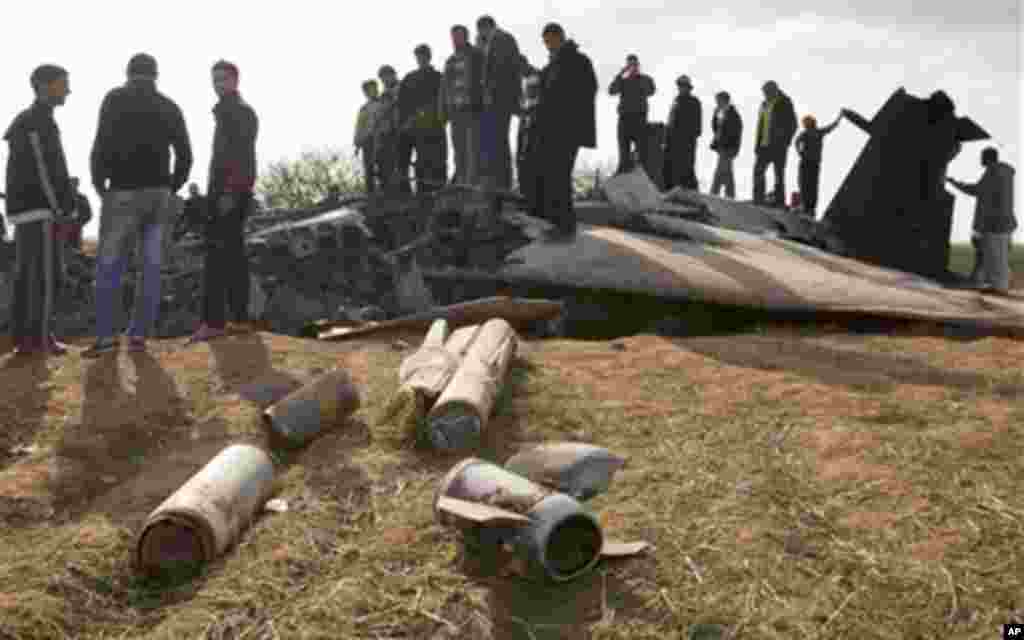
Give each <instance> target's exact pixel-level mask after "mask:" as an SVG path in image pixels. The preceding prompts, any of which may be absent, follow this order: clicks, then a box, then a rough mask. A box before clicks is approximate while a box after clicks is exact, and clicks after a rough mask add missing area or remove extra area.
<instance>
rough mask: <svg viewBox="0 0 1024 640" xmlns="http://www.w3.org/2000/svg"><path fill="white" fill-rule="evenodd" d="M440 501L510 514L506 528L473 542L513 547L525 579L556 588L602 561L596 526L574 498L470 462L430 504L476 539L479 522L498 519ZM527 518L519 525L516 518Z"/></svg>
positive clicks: (445, 483)
mask: <svg viewBox="0 0 1024 640" xmlns="http://www.w3.org/2000/svg"><path fill="white" fill-rule="evenodd" d="M442 498H455V499H456V500H458V501H464V502H469V503H477V504H481V505H485V506H487V507H495V508H497V509H501V510H507V511H509V512H511V516H506V517H507V518H508V519H509V520H510V521H511V522H512V524H511V525H510V526H495V527H489V529H488V531H489V532H490V533H489V534H488V535H483V536H480V535H477V536H475V537H476V539H478V540H487V541H489V542H491V543H493V544H495V545H499V546H500V545H502V544H509V545H511V546H512V547H513V548H514V549H515V552H516V555H518V556H519V557H520V558H521V559H523V560H524V561H525V565H526V566H525V570H526V573H527V574H528V575H534V576H544V577H546V578H548V579H550V580H552V581H555V582H564V581H567V580H572V579H573V578H576V577H578V576H580V575H583V574H584V573H586V572H587V571H590V570H591V569H593V567H594V566H595V565H596V564H597V563H598V562H599V561H600V559H601V550H602V548H604V535H603V533H602V532H601V527H600V525H599V524H598V522H597V520H596V519H595V518H594V517H593V516H592V515H590V514H589V513H587V512H586V511H585V510H584V508H583V506H582V505H581V504H580V503H579V502H577V501H576V500H574V499H573V498H572V497H570V496H567V495H565V494H562V493H557V492H553V491H551V490H549V489H546V488H544V487H542V486H540V485H538V484H536V483H533V482H531V481H530V480H528V479H526V478H524V477H522V476H519V475H517V474H515V473H512V472H510V471H508V470H506V469H502V468H501V467H499V466H497V465H495V464H492V463H490V462H485V461H483V460H478V459H475V458H469V459H467V460H464V461H462V462H460V463H459V464H457V465H456V466H455V467H454V468H453V469H452V470H451V471H449V472H448V474H447V475H445V477H444V478H443V479H442V481H441V485H440V486H439V488H438V491H437V494H436V495H435V499H434V511H435V514H436V516H437V518H438V521H439V522H441V523H442V524H445V525H448V526H461V527H466V528H468V529H469V533H470V535H471V536H473V534H474V533H480V532H479V531H478V530H475V529H474V527H476V528H477V529H478V528H479V525H480V523H481V522H487V521H497V520H498V519H499V518H500V517H501V515H500V514H498V513H494V512H491V511H488V512H487V513H486V514H478V513H477V512H476V511H475V510H473V509H470V508H465V509H464V508H463V507H462V506H461V505H459V504H458V503H447V504H446V503H443V502H442ZM516 514H518V515H522V516H525V517H527V518H529V523H522V522H521V521H517V520H516V519H515V518H514V515H516Z"/></svg>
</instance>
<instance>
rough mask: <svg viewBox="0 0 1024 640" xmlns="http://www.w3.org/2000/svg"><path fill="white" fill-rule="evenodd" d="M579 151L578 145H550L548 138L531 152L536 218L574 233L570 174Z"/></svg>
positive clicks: (550, 140) (557, 143) (559, 142)
mask: <svg viewBox="0 0 1024 640" xmlns="http://www.w3.org/2000/svg"><path fill="white" fill-rule="evenodd" d="M579 150H580V148H579V145H576V144H572V143H566V142H562V141H552V139H551V138H550V137H548V138H547V139H546V140H545V142H544V143H542V144H537V145H534V147H533V148H532V149H531V154H530V156H531V158H532V159H533V162H532V165H533V167H532V170H533V171H534V180H533V185H534V186H533V199H534V202H535V203H536V204H535V205H534V208H535V210H536V215H537V217H539V218H543V219H545V220H547V221H548V222H550V223H551V224H553V225H555V226H556V227H558V228H559V229H561V230H562V231H573V230H575V229H576V211H575V209H573V204H572V195H573V188H572V171H573V168H574V167H575V166H576V155H577V154H578V153H579Z"/></svg>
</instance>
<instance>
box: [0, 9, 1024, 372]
mask: <svg viewBox="0 0 1024 640" xmlns="http://www.w3.org/2000/svg"><path fill="white" fill-rule="evenodd" d="M476 28H477V36H476V39H475V43H471V42H472V40H473V39H472V38H471V37H470V36H471V34H470V31H469V29H468V27H466V26H465V25H461V24H458V25H455V26H453V27H452V28H451V42H452V53H451V54H450V55H449V56H448V58H447V59H446V60H445V63H444V66H443V70H438V69H436V68H435V67H434V66H433V65H432V62H431V60H432V52H431V50H430V47H429V46H427V45H425V44H421V45H419V46H417V47H415V49H413V55H414V57H415V59H416V69H415V70H413V71H411V72H409V73H408V74H406V75H405V76H404V77H403V78H402V79H401V80H399V77H398V73H397V72H396V70H395V69H394V67H392V66H390V65H383V66H381V67H380V69H379V71H378V74H377V75H378V77H377V79H374V80H367V81H366V82H364V83H363V85H362V89H363V92H364V95H365V96H366V103H365V104H364V105H363V106H362V108H361V109H360V110H359V115H358V118H357V123H356V130H355V135H354V138H353V143H354V145H355V147H356V150H357V153H361V154H362V161H363V167H364V170H365V177H366V190H367V192H369V193H374V192H376V191H378V190H382V189H387V190H392V189H393V190H397V191H398V192H404V193H410V192H411V191H412V186H411V184H410V182H409V173H410V169H413V170H414V173H415V178H416V190H417V192H421V193H422V192H430V191H434V190H437V189H439V188H441V187H443V186H445V185H446V184H449V183H451V182H454V183H456V184H461V185H468V186H470V187H476V188H480V189H482V190H484V191H485V192H487V193H490V194H492V195H493V200H492V202H493V204H494V207H495V210H497V209H498V208H500V206H501V199H502V197H503V195H505V196H507V195H508V194H509V193H510V191H511V189H512V186H513V167H515V170H516V171H515V173H516V174H517V175H518V183H519V189H520V192H521V193H522V195H523V196H525V198H526V200H527V202H528V208H529V213H531V214H532V215H534V216H537V217H540V218H544V219H547V220H548V221H549V222H550V223H551V224H552V229H551V231H549V232H548V233H547V237H548V239H549V240H554V241H558V240H562V239H566V238H571V237H572V236H573V235H574V234H575V232H576V215H575V212H574V210H573V187H572V175H573V169H574V166H575V162H576V157H577V154H578V153H579V150H580V149H581V148H595V147H596V146H597V127H596V99H597V94H598V90H599V88H598V80H597V76H596V74H595V71H594V66H593V63H592V62H591V60H590V58H589V57H588V56H587V55H586V54H584V53H583V52H581V51H580V48H579V46H578V44H577V43H576V42H575V41H574V40H572V39H570V38H568V36H567V34H566V32H565V30H564V29H563V27H562V26H561V25H559V24H557V23H548V24H547V25H545V26H544V28H543V30H542V31H541V38H542V40H543V43H544V46H545V47H546V49H547V50H548V52H549V58H548V60H547V63H546V64H545V65H544V66H543V67H540V68H539V67H537V66H535V65H533V64H531V63H530V62H529V60H528V59H527V58H526V56H524V55H522V54H521V53H520V51H519V47H518V44H517V42H516V39H515V37H514V36H513V35H512V34H510V33H508V32H507V31H505V30H503V29H501V28H499V27H498V25H497V23H496V22H495V20H494V18H493V17H491V16H487V15H485V16H482V17H480V18H479V19H478V20H477V22H476ZM210 74H211V75H210V81H211V84H212V86H213V89H214V92H215V94H216V96H217V98H218V99H217V102H216V104H215V105H214V107H213V111H212V115H213V118H214V121H215V131H214V135H213V141H212V148H213V153H212V157H211V160H210V166H209V172H208V182H207V189H206V194H205V195H201V194H200V193H199V189H198V187H196V185H194V184H193V185H190V186H189V192H190V197H189V199H188V201H187V202H185V201H183V200H182V199H181V198H180V197H179V196H178V195H177V194H178V192H179V191H180V190H181V189H182V188H183V187H184V186H185V185H186V184H187V183H188V178H189V174H190V173H191V170H192V163H193V159H192V147H191V142H190V139H189V134H188V130H187V127H186V124H185V119H184V117H183V115H182V111H181V109H180V108H179V107H178V105H177V104H176V103H175V102H174V101H173V100H172V99H171V98H169V97H167V96H166V95H164V94H163V93H161V92H160V91H159V90H158V89H157V78H158V70H157V61H156V60H155V59H154V58H153V57H152V56H150V55H148V54H145V53H140V54H137V55H135V56H133V57H132V58H131V60H130V61H129V62H128V65H127V68H126V81H125V83H124V84H123V85H121V86H118V87H115V88H114V89H112V90H111V91H109V92H108V93H107V95H106V97H105V98H104V100H103V102H102V105H101V107H100V112H99V125H98V128H97V131H96V136H95V140H94V142H93V146H92V151H91V155H90V164H91V174H92V176H91V177H92V185H93V187H94V189H95V190H96V193H97V194H98V195H99V196H100V199H101V202H102V207H101V210H100V233H99V246H98V254H97V262H96V341H95V343H94V344H93V345H92V346H91V347H90V348H89V349H87V350H85V351H84V352H83V355H84V356H86V357H97V356H100V355H102V354H105V353H110V352H113V351H116V350H117V349H119V348H120V346H121V341H120V339H119V337H118V336H116V335H115V326H116V324H117V323H116V314H117V312H118V311H119V310H120V308H121V303H120V298H121V295H122V294H121V280H122V276H123V274H124V271H125V268H126V266H127V260H128V258H129V256H130V255H131V252H132V251H133V250H137V251H138V252H139V254H140V258H141V265H142V268H141V278H140V280H139V282H137V284H136V287H135V302H134V311H133V315H132V318H131V322H130V324H129V326H128V329H127V332H126V334H127V340H128V347H129V349H131V350H136V351H142V350H145V349H146V338H147V336H148V335H149V334H150V332H151V331H152V328H153V326H154V325H155V323H156V320H157V316H158V314H159V312H160V303H161V277H160V275H161V264H162V251H163V247H164V246H165V241H164V237H165V233H167V234H168V235H169V236H170V237H171V238H177V237H180V235H181V234H182V233H184V232H186V231H188V230H194V231H200V232H201V233H202V235H203V236H204V238H205V247H206V256H205V258H206V261H205V268H204V277H203V299H202V313H201V322H200V324H199V326H198V327H197V328H196V331H195V333H194V334H193V335H192V337H191V338H190V341H189V342H190V344H191V343H195V342H202V341H206V340H210V339H213V338H216V337H218V336H221V335H223V334H224V333H226V332H227V331H228V330H229V329H230V328H231V325H234V326H235V327H236V328H240V329H248V328H251V326H250V325H249V322H248V320H249V319H248V306H249V291H250V280H249V272H248V261H247V258H246V252H245V244H244V226H245V220H246V216H247V214H248V212H249V211H250V210H251V208H252V203H253V190H254V187H255V182H256V178H257V165H256V151H255V148H256V139H257V135H258V131H259V119H258V118H257V115H256V112H255V111H254V109H253V108H252V106H251V105H249V104H248V103H247V102H246V101H245V100H243V99H242V97H241V95H240V93H239V69H238V67H237V66H236V65H235V64H233V63H231V62H228V61H226V60H220V61H218V62H216V63H215V64H214V65H213V66H212V68H211V70H210ZM29 80H30V85H31V87H32V90H33V93H34V97H35V99H34V101H33V103H32V105H31V106H29V107H28V108H27V109H25V110H24V111H22V112H21V113H20V114H18V115H17V117H16V118H15V119H14V120H13V122H12V123H11V125H10V126H9V127H8V129H7V130H6V133H5V134H4V140H5V141H6V142H7V143H8V145H9V149H10V153H9V156H8V162H7V175H6V194H5V199H6V209H7V217H8V222H10V223H12V224H13V225H15V232H14V236H15V243H16V252H17V254H16V258H15V266H14V282H13V288H12V292H13V293H12V295H13V301H12V319H11V333H12V335H13V338H14V341H15V347H16V351H17V353H18V354H34V353H47V354H62V353H65V352H66V351H67V348H66V346H65V345H63V344H62V343H61V342H59V341H58V340H57V339H56V336H55V335H54V334H53V332H52V330H51V329H50V322H51V318H50V315H51V312H52V294H53V292H54V291H57V290H59V288H60V276H61V273H62V264H61V254H62V252H61V251H60V250H59V246H58V243H59V244H60V245H66V244H72V245H74V244H78V243H80V242H81V227H82V226H83V225H84V224H85V223H86V222H88V220H89V218H90V217H91V212H90V211H88V208H89V204H88V200H87V199H86V198H85V197H84V196H83V195H82V194H81V193H80V192H79V191H78V179H77V178H75V177H73V176H70V175H69V172H68V167H67V161H66V159H65V155H64V149H63V145H62V142H61V135H60V130H59V128H58V126H57V123H56V120H55V119H54V109H55V108H57V107H59V106H61V105H63V104H64V102H65V100H66V98H67V96H68V95H69V94H70V93H71V89H70V83H69V73H68V71H67V70H66V69H64V68H62V67H60V66H56V65H49V64H47V65H42V66H40V67H38V68H36V69H35V70H34V71H33V72H32V74H31V76H30V79H29ZM378 80H379V82H380V84H379V85H378ZM676 87H677V89H678V95H677V96H676V98H675V100H674V102H673V105H672V109H671V112H670V114H669V119H668V122H667V123H666V127H665V139H664V143H663V144H664V149H663V151H664V159H665V167H664V173H663V175H664V176H665V178H666V180H665V181H666V184H665V187H666V188H669V187H673V186H677V185H678V186H682V187H683V188H686V189H692V190H696V189H698V186H699V185H698V180H697V175H696V170H695V165H696V156H697V148H698V140H699V138H700V137H701V136H702V135H703V122H704V116H703V112H702V107H701V102H700V99H699V98H697V97H696V96H695V95H694V94H693V89H694V87H693V83H692V81H691V79H690V77H689V76H686V75H682V76H679V77H678V78H677V80H676ZM656 90H657V89H656V86H655V82H654V80H653V79H652V78H651V77H650V76H647V75H646V74H643V73H641V72H640V61H639V57H638V56H637V55H636V54H630V55H629V56H627V58H626V66H625V67H624V68H623V69H622V71H621V72H620V73H618V74H617V75H616V77H615V78H614V79H613V80H612V82H611V85H610V86H609V88H608V92H609V94H611V95H613V96H618V97H619V108H618V114H619V122H618V132H617V133H618V136H617V137H618V146H619V166H618V169H619V171H626V170H628V169H630V168H631V167H633V166H634V163H635V161H634V155H635V156H636V157H639V159H640V162H641V163H643V162H644V161H645V159H646V158H648V157H650V154H649V153H648V152H649V148H648V145H649V144H650V140H651V136H650V135H649V134H648V126H649V123H648V116H649V100H650V98H651V97H652V96H653V95H654V94H655V92H656ZM762 92H763V94H764V100H763V102H762V103H761V106H760V109H759V112H758V115H757V125H756V128H755V140H754V154H755V164H754V189H753V191H754V193H753V196H754V201H755V202H757V203H765V204H773V205H775V206H785V194H786V188H785V170H786V162H787V156H788V153H789V147H790V145H791V144H793V145H795V147H796V151H797V153H798V154H799V156H800V164H799V184H800V192H799V193H800V195H801V196H802V203H801V204H800V207H801V210H802V211H804V212H805V213H807V214H808V215H812V216H813V215H814V211H815V209H816V207H817V200H818V195H817V194H818V179H819V175H820V169H821V157H822V147H823V140H824V138H825V136H827V135H828V134H829V133H830V132H832V131H833V130H834V129H835V128H836V127H837V126H838V124H839V122H840V120H841V119H842V118H843V117H845V118H847V119H848V120H850V121H851V122H853V123H854V124H856V125H857V126H860V127H863V126H865V125H864V119H863V118H862V117H860V116H859V115H857V114H856V113H855V112H853V111H851V110H849V109H842V110H841V111H840V115H839V116H838V117H837V118H836V120H835V121H833V122H831V123H830V124H828V125H827V126H825V127H821V128H819V127H818V125H817V121H816V119H815V118H814V117H813V116H805V117H804V118H803V120H802V123H803V131H802V132H800V134H799V135H797V129H798V125H797V116H796V109H795V107H794V105H793V101H792V100H791V99H790V97H789V96H788V95H786V94H785V93H784V92H783V91H782V90H781V89H780V87H779V86H778V84H777V83H776V82H774V81H768V82H765V83H764V85H763V86H762ZM513 115H515V116H517V118H518V123H519V131H518V136H517V140H518V144H517V148H516V152H515V155H514V156H513V154H512V152H511V149H510V145H509V129H510V126H511V119H512V116H513ZM449 128H450V129H449ZM710 128H711V132H712V142H711V144H710V147H711V149H712V150H713V151H714V152H715V153H716V154H717V156H718V161H717V163H716V168H715V174H714V178H713V181H712V185H711V189H710V190H711V193H712V194H715V195H717V194H718V193H720V192H721V191H722V190H723V189H724V191H725V195H726V196H727V197H729V198H734V197H735V192H736V186H735V179H734V176H733V162H734V160H735V158H736V156H737V154H738V153H739V150H740V148H741V139H742V135H743V133H742V132H743V120H742V118H741V116H740V114H739V112H738V111H737V109H736V107H735V106H734V105H733V104H732V102H731V98H730V95H729V93H728V92H726V91H719V92H718V93H716V95H715V109H714V112H713V115H712V116H711V118H710ZM449 135H450V139H451V145H452V147H453V149H454V155H455V170H454V175H453V176H452V177H451V178H450V179H449V176H448V170H447V156H448V146H447V145H448V140H449ZM794 138H795V141H794ZM172 151H173V166H172V162H171V152H172ZM414 157H415V162H413V158H414ZM769 165H771V166H772V168H773V173H774V175H775V189H774V191H773V192H772V193H771V194H770V196H769V194H767V193H766V185H765V173H766V172H767V169H768V166H769ZM982 165H983V167H984V168H985V173H984V175H983V176H982V178H981V179H980V181H979V182H977V183H976V184H967V183H963V182H960V181H957V180H953V179H949V182H950V183H951V184H952V185H953V186H954V187H955V188H957V189H959V190H960V191H962V192H964V193H967V194H970V195H973V196H975V197H976V198H977V208H976V211H975V219H974V227H973V229H974V242H975V246H976V250H977V267H976V269H975V273H974V274H973V276H972V281H973V283H974V284H976V285H978V286H981V287H986V288H989V289H991V290H994V291H997V292H1005V291H1006V290H1007V289H1008V287H1009V263H1008V260H1009V252H1010V240H1011V236H1012V233H1013V231H1014V230H1015V229H1016V226H1017V223H1016V219H1015V217H1014V213H1013V176H1014V170H1013V168H1012V167H1010V166H1009V165H1008V164H1006V163H1005V162H1001V161H999V157H998V154H997V152H996V150H995V149H993V148H987V149H985V151H983V153H982Z"/></svg>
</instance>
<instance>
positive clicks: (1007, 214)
mask: <svg viewBox="0 0 1024 640" xmlns="http://www.w3.org/2000/svg"><path fill="white" fill-rule="evenodd" d="M981 165H982V166H983V167H985V172H984V173H983V174H982V175H981V179H980V180H978V182H976V183H974V184H970V183H966V182H961V181H960V180H956V179H954V178H946V181H947V182H949V184H951V185H953V187H955V188H956V189H957V190H958V191H960V192H961V193H964V194H967V195H970V196H974V197H975V198H977V202H976V204H975V208H974V222H973V224H972V231H973V234H972V236H973V237H972V239H973V238H976V243H977V244H976V248H977V254H976V255H977V258H978V260H977V262H978V264H976V265H975V268H974V273H973V274H972V276H971V281H972V284H973V285H975V286H978V287H982V288H986V289H989V290H991V291H992V292H994V293H1000V294H1006V293H1007V292H1009V290H1010V247H1011V246H1012V239H1013V232H1014V231H1016V230H1017V216H1016V215H1015V213H1014V210H1013V178H1014V174H1015V173H1016V172H1015V170H1014V168H1013V167H1011V166H1010V165H1009V164H1007V163H1005V162H1000V161H999V152H998V151H997V150H996V149H995V147H986V148H985V149H984V150H983V151H982V152H981Z"/></svg>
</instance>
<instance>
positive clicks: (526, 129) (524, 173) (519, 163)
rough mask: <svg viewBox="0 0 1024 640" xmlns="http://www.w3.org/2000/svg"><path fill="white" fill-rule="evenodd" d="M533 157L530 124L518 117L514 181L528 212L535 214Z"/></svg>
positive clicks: (535, 181)
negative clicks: (524, 200) (517, 184)
mask: <svg viewBox="0 0 1024 640" xmlns="http://www.w3.org/2000/svg"><path fill="white" fill-rule="evenodd" d="M533 163H534V159H533V158H532V156H531V154H530V126H529V124H527V123H525V122H524V121H523V118H519V130H518V131H517V132H516V181H517V182H518V183H519V193H521V194H522V195H523V197H524V198H526V203H527V208H528V212H529V213H530V214H531V215H536V204H537V203H536V198H535V197H534V196H533V192H534V191H535V190H536V186H537V184H536V183H537V179H536V175H535V174H536V172H535V171H534V170H533Z"/></svg>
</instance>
